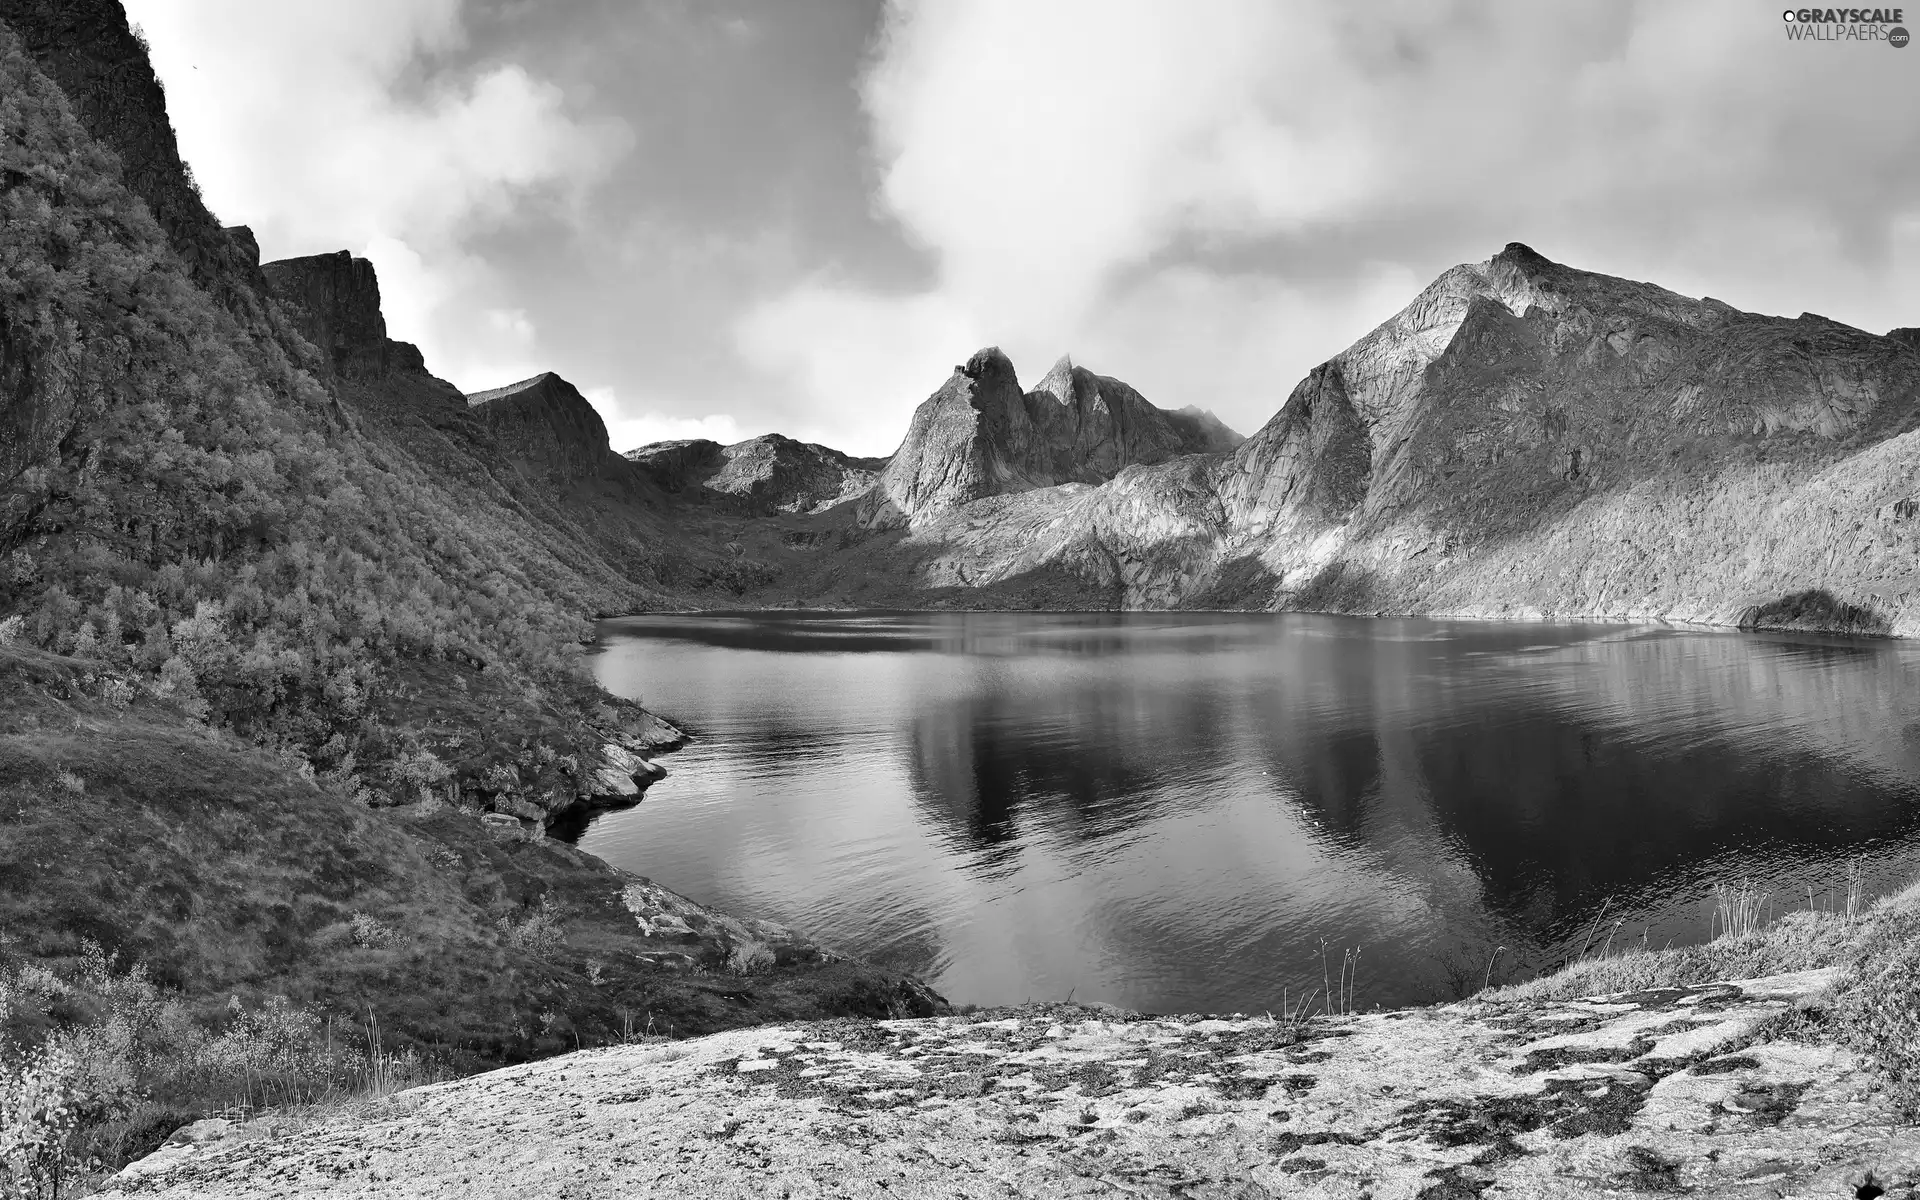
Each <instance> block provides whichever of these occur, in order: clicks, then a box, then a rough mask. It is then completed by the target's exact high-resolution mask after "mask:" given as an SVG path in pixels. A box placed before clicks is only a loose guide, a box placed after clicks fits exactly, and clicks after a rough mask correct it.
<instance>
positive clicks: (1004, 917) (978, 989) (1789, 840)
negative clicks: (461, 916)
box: [583, 614, 1920, 1011]
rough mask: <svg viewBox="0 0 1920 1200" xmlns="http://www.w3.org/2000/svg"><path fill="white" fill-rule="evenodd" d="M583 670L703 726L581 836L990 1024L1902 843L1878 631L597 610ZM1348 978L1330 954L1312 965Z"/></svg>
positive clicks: (1829, 875)
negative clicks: (869, 963)
mask: <svg viewBox="0 0 1920 1200" xmlns="http://www.w3.org/2000/svg"><path fill="white" fill-rule="evenodd" d="M602 633H603V643H604V650H603V652H602V653H601V654H600V656H599V657H598V659H597V663H598V669H599V671H600V674H601V677H602V679H603V681H604V682H606V684H607V685H608V686H609V687H611V688H613V689H614V690H615V691H619V692H623V693H625V694H629V695H636V696H639V697H640V698H642V699H644V700H645V701H646V702H648V703H649V704H651V705H653V706H655V707H657V708H659V709H661V710H662V711H664V712H666V713H667V714H669V715H672V716H675V717H679V718H683V719H685V720H686V721H688V722H689V724H690V725H692V726H693V727H694V728H696V729H697V730H699V731H700V732H701V733H702V735H703V736H702V737H701V738H700V740H699V741H697V742H695V743H694V745H693V746H691V747H689V748H688V749H687V750H685V751H682V752H680V753H679V754H676V755H675V756H673V758H672V759H671V760H669V766H670V768H671V769H672V770H673V772H674V774H673V776H672V777H671V778H669V779H668V780H666V781H665V782H663V783H661V784H659V785H657V786H656V787H655V788H654V789H653V791H652V792H650V793H649V798H648V800H647V802H646V803H645V804H643V805H642V806H640V807H639V808H636V809H633V810H630V811H628V812H624V813H618V814H612V815H610V816H608V817H605V818H602V819H600V820H599V821H597V822H595V823H594V824H593V825H592V827H591V828H589V829H588V830H587V831H586V833H585V834H584V836H583V845H585V846H586V847H587V848H588V849H591V850H593V851H594V852H596V853H599V854H601V855H603V856H604V857H606V858H608V859H609V860H611V861H613V862H615V863H617V864H619V865H621V866H625V867H628V868H629V869H633V870H637V871H641V872H643V873H645V874H649V875H652V876H654V877H655V878H658V879H660V880H661V881H662V882H664V883H667V884H668V885H669V886H673V887H676V888H679V889H680V890H682V891H686V892H688V893H690V894H693V895H696V896H699V897H700V898H702V899H705V900H709V901H711V902H714V903H716V904H719V905H721V906H723V907H733V908H737V909H740V910H743V911H748V912H752V913H755V914H758V915H764V916H768V917H772V918H775V919H779V920H783V921H788V922H791V923H793V924H795V925H797V926H799V927H802V928H805V929H808V930H810V931H813V932H815V933H816V934H817V935H818V936H820V937H822V938H823V939H824V940H827V941H830V942H835V943H838V944H840V945H842V946H844V947H846V948H847V949H849V950H853V951H855V952H858V953H863V954H867V955H870V956H873V957H876V958H881V959H884V960H887V961H890V962H894V963H896V964H898V965H901V966H905V967H909V968H911V969H915V970H919V971H922V972H925V973H927V974H928V975H930V976H932V977H933V978H934V979H935V980H936V982H937V985H938V986H939V987H941V988H942V990H944V991H946V992H947V993H948V994H949V995H950V996H952V997H953V998H955V999H956V1000H962V1001H966V1000H972V1001H977V1002H982V1003H988V1002H1002V1001H1017V1000H1020V999H1023V998H1026V997H1028V996H1034V997H1058V996H1062V995H1065V994H1066V993H1067V991H1068V990H1069V989H1073V990H1074V991H1075V994H1076V995H1078V996H1080V997H1082V998H1097V999H1105V1000H1110V1001H1114V1002H1116V1003H1122V1004H1127V1005H1130V1006H1133V1007H1139V1008H1145V1009H1158V1010H1171V1009H1191V1008H1199V1009H1212V1010H1224V1011H1235V1010H1241V1011H1253V1010H1258V1009H1264V1008H1272V1007H1274V1006H1276V1005H1277V1004H1278V1003H1279V996H1280V994H1281V991H1282V989H1285V990H1286V991H1287V992H1288V993H1289V994H1298V992H1299V991H1300V990H1302V989H1304V988H1307V987H1310V986H1314V985H1317V984H1318V982H1319V980H1320V976H1321V967H1320V962H1319V957H1318V955H1319V946H1320V939H1321V938H1323V937H1324V938H1326V939H1328V941H1329V943H1330V944H1332V945H1334V946H1346V945H1354V944H1360V943H1364V944H1365V945H1366V946H1367V947H1368V949H1367V952H1366V960H1365V961H1366V963H1367V966H1366V967H1365V968H1364V970H1363V976H1362V991H1363V995H1364V997H1365V999H1367V1000H1368V1001H1369V1002H1379V1003H1399V1002H1405V1001H1413V1000H1421V999H1429V998H1432V997H1433V996H1434V994H1435V992H1436V990H1437V989H1438V988H1439V987H1440V986H1441V985H1442V979H1443V976H1444V971H1443V969H1442V967H1441V965H1440V960H1441V959H1443V958H1446V957H1461V956H1474V955H1484V954H1485V952H1486V951H1487V950H1488V949H1490V948H1491V947H1492V946H1494V945H1496V944H1501V945H1505V946H1507V947H1509V953H1508V955H1507V957H1506V958H1505V960H1503V961H1505V962H1506V963H1507V964H1508V965H1509V966H1510V967H1519V968H1523V969H1524V968H1534V967H1540V966H1544V965H1546V964H1549V963H1551V962H1552V961H1554V960H1556V959H1557V958H1559V957H1564V956H1565V955H1566V954H1567V953H1569V952H1571V951H1573V950H1577V949H1578V948H1579V945H1580V941H1581V938H1582V936H1583V934H1584V933H1585V932H1586V929H1587V926H1588V925H1589V923H1590V922H1591V921H1592V920H1593V918H1594V916H1595V914H1596V912H1597V911H1598V909H1599V906H1600V905H1602V903H1605V904H1606V905H1607V912H1608V913H1609V914H1610V916H1609V918H1608V919H1609V921H1610V922H1611V921H1612V920H1613V919H1615V918H1618V919H1620V920H1622V921H1624V922H1625V924H1624V925H1623V926H1622V928H1621V930H1620V931H1619V932H1618V934H1617V935H1616V936H1620V937H1622V938H1628V939H1636V940H1637V939H1638V938H1640V937H1643V936H1644V937H1645V938H1646V939H1648V940H1649V941H1650V942H1653V943H1655V944H1660V943H1664V942H1666V941H1668V940H1669V939H1677V940H1680V941H1687V940H1697V939H1698V938H1700V937H1703V936H1705V934H1706V932H1707V925H1706V911H1707V909H1706V906H1705V905H1704V904H1703V902H1702V900H1703V897H1704V896H1705V895H1706V894H1707V893H1708V891H1709V889H1710V886H1711V884H1712V883H1713V882H1715V881H1717V880H1721V879H1726V878H1731V877H1732V876H1733V875H1736V874H1742V873H1744V874H1750V875H1753V876H1755V877H1757V878H1759V879H1760V880H1761V882H1762V884H1763V886H1767V887H1770V888H1772V889H1774V891H1775V892H1776V894H1777V896H1778V897H1779V903H1780V904H1781V905H1782V906H1791V905H1792V903H1793V901H1792V899H1791V897H1795V896H1798V897H1800V903H1805V887H1806V886H1807V885H1809V884H1811V885H1812V886H1813V887H1814V889H1815V892H1816V902H1817V901H1818V899H1819V895H1820V894H1822V893H1825V892H1826V891H1827V890H1828V889H1830V888H1831V887H1832V886H1833V885H1834V883H1835V882H1836V880H1837V879H1839V877H1840V876H1841V874H1842V873H1843V867H1842V866H1841V862H1842V860H1844V859H1846V858H1847V857H1849V856H1856V855H1857V856H1862V857H1863V858H1864V859H1865V860H1866V862H1867V864H1868V866H1869V870H1870V875H1871V877H1872V878H1873V879H1874V881H1875V882H1876V883H1878V884H1879V885H1881V886H1888V887H1890V886H1892V885H1893V884H1894V883H1895V882H1899V881H1902V880H1903V873H1905V872H1910V871H1911V869H1912V867H1913V865H1914V863H1915V849H1916V846H1917V845H1920V805H1916V804H1915V803H1914V796H1915V789H1914V781H1915V779H1916V778H1920V770H1917V769H1916V768H1920V759H1917V758H1916V753H1917V752H1920V736H1917V731H1920V724H1916V719H1915V718H1916V716H1920V714H1915V713H1914V712H1913V711H1911V710H1912V709H1913V708H1914V701H1913V700H1911V699H1910V697H1912V696H1914V695H1915V694H1916V693H1915V692H1914V689H1913V688H1912V686H1911V685H1912V683H1913V682H1914V678H1913V673H1914V671H1915V669H1916V667H1920V657H1916V655H1915V652H1914V651H1913V650H1912V649H1910V648H1908V647H1905V646H1901V645H1898V644H1893V643H1868V642H1859V643H1848V642H1843V641H1840V640H1837V639H1833V640H1826V641H1820V640H1813V641H1808V640H1798V641H1795V640H1789V639H1783V638H1779V637H1764V636H1747V635H1736V634H1707V633H1681V632H1674V631H1666V630H1644V629H1642V630H1623V629H1622V628H1620V627H1618V626H1571V625H1568V626H1539V625H1486V624H1472V623H1461V622H1433V621H1359V620H1351V619H1342V618H1327V617H1312V616H1297V615H1289V616H1244V615H1237V614H1235V615H1225V614H1155V615H1148V614H1080V615H1045V616H1043V615H1034V614H861V615H857V616H822V615H788V614H780V615H764V614H754V615H751V616H718V617H715V616H702V617H678V616H662V617H648V618H634V619H628V620H625V621H616V622H608V623H606V625H605V626H604V627H603V631H602ZM1332 953H1333V956H1334V958H1335V959H1336V961H1337V958H1338V951H1337V950H1335V951H1333V952H1332Z"/></svg>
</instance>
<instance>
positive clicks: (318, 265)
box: [241, 227, 426, 378]
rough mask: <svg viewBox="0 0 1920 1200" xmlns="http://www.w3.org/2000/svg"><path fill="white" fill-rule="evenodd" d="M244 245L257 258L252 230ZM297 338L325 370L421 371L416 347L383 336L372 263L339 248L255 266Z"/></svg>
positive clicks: (352, 373)
mask: <svg viewBox="0 0 1920 1200" xmlns="http://www.w3.org/2000/svg"><path fill="white" fill-rule="evenodd" d="M241 228H242V229H243V230H244V232H245V239H244V243H243V244H244V245H246V246H249V247H251V248H252V252H253V254H254V255H255V256H256V257H258V255H259V253H260V249H259V247H258V246H257V245H255V244H254V241H253V232H252V230H245V229H244V227H241ZM260 270H261V273H262V274H263V275H264V276H265V278H266V281H267V285H268V287H270V288H271V289H272V293H273V295H274V297H275V298H277V299H278V300H279V301H280V302H281V303H282V304H284V305H285V306H286V308H287V313H288V316H289V317H290V318H291V319H292V321H293V324H294V327H295V328H296V329H298V330H299V331H300V334H301V336H303V337H305V338H306V339H307V340H308V341H309V342H312V343H313V346H314V349H316V350H318V351H320V357H321V360H322V362H323V363H324V365H325V367H326V368H327V369H328V370H331V371H334V372H337V373H339V374H341V375H345V376H349V377H358V378H366V377H379V376H383V375H387V374H389V373H391V372H394V371H424V370H426V363H425V361H424V360H423V359H422V358H421V356H420V350H419V347H417V346H415V345H413V344H412V343H411V342H396V341H393V340H391V339H390V338H388V337H387V319H386V317H385V316H384V315H382V313H381V311H380V280H379V278H378V277H377V276H376V275H375V274H374V270H373V264H372V263H371V262H369V261H367V260H366V259H364V258H355V257H354V256H353V255H351V254H349V253H348V252H347V251H345V250H339V251H336V252H334V253H332V254H312V255H308V256H306V257H304V258H283V259H280V260H278V261H276V262H270V263H267V264H266V265H265V266H263V267H261V268H260Z"/></svg>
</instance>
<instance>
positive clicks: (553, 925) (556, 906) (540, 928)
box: [494, 895, 567, 955]
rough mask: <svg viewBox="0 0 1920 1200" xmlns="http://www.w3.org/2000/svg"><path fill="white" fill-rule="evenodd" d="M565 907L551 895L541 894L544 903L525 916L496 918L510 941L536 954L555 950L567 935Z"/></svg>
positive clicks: (496, 922)
mask: <svg viewBox="0 0 1920 1200" xmlns="http://www.w3.org/2000/svg"><path fill="white" fill-rule="evenodd" d="M565 915H566V909H565V907H564V906H563V905H562V904H561V903H560V902H559V901H558V900H556V899H555V898H554V897H553V896H551V895H546V896H542V897H540V906H539V907H538V908H536V909H535V910H534V911H533V912H531V913H529V914H528V915H527V916H526V917H525V918H524V919H522V920H520V921H515V920H513V919H511V918H510V917H501V918H499V919H498V920H497V921H495V922H494V924H495V926H496V927H498V928H499V930H500V934H501V936H502V937H504V938H506V939H507V941H508V943H509V944H511V945H514V946H517V947H519V948H520V949H522V950H529V951H532V952H533V953H535V954H541V955H546V954H551V953H553V952H554V951H555V950H558V949H559V948H560V946H561V944H562V943H563V942H565V941H566V939H567V934H566V930H565V928H564V927H563V926H562V925H561V918H562V917H564V916H565Z"/></svg>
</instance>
